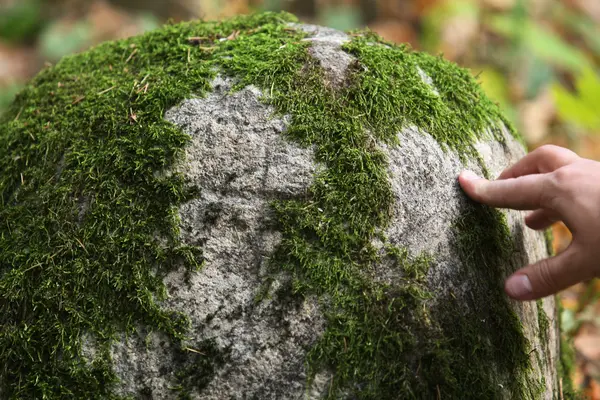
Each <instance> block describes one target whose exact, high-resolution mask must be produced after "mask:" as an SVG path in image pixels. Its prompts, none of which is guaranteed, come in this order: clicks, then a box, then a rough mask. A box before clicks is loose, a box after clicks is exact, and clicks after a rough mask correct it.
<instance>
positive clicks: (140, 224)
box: [0, 14, 540, 399]
mask: <svg viewBox="0 0 600 400" xmlns="http://www.w3.org/2000/svg"><path fill="white" fill-rule="evenodd" d="M291 20H293V19H292V18H291V17H290V16H289V15H287V14H263V15H258V16H253V17H243V18H237V19H233V20H230V21H227V22H224V23H220V24H217V23H191V24H180V25H171V26H167V27H165V28H163V29H161V30H159V31H156V32H152V33H149V34H146V35H144V36H141V37H137V38H133V39H129V40H125V41H120V42H115V43H107V44H104V45H102V46H99V47H97V48H95V49H93V50H91V51H89V52H86V53H84V54H81V55H77V56H73V57H69V58H66V59H64V60H63V61H61V62H60V63H59V64H58V65H57V66H56V67H53V68H50V69H47V70H45V71H44V72H42V73H41V74H40V75H39V76H38V77H37V78H36V79H34V80H33V81H32V82H31V84H30V85H28V86H27V88H26V89H25V90H24V91H23V92H22V93H21V94H20V95H19V96H18V97H17V100H16V101H15V103H14V104H13V105H12V107H11V109H10V110H9V112H8V113H7V114H5V115H4V116H3V120H2V124H1V125H0V171H2V172H1V173H0V221H3V222H2V223H1V224H0V273H2V274H3V275H2V278H1V280H0V324H1V326H2V328H0V365H3V366H4V367H3V368H2V369H1V370H0V380H1V382H2V385H3V386H2V390H3V393H4V394H5V395H6V396H7V397H9V398H23V397H30V398H42V397H46V398H111V397H113V398H114V397H116V396H115V395H114V394H113V391H112V390H113V388H114V384H115V380H116V377H115V375H114V373H113V372H112V369H111V367H110V360H109V356H108V347H106V351H105V352H104V353H103V354H104V355H103V356H102V357H99V358H98V359H97V360H96V361H95V362H94V363H92V364H86V363H84V362H83V360H82V349H81V346H82V345H81V340H80V338H81V335H82V334H83V333H89V334H92V335H93V336H94V337H96V338H98V339H99V340H101V341H104V342H105V343H110V340H111V339H112V338H114V337H115V336H116V335H117V334H118V333H119V332H121V331H131V330H133V329H134V326H136V325H140V324H141V325H147V326H151V327H152V328H153V329H154V330H157V331H162V332H164V333H166V334H167V335H168V336H169V337H170V338H171V340H172V341H174V342H178V341H180V340H181V339H182V338H183V337H184V336H185V334H186V329H187V319H186V317H185V316H183V315H174V314H172V313H169V312H167V311H165V310H163V309H161V308H160V307H159V305H158V304H159V303H158V302H159V301H160V300H161V299H162V298H164V295H165V289H164V286H163V283H162V279H161V278H162V276H163V275H164V274H165V273H166V272H168V271H169V270H171V269H173V268H177V267H179V266H180V265H181V264H183V265H185V266H187V268H188V269H189V270H190V271H191V270H195V269H197V268H199V267H200V266H201V264H202V255H201V249H197V248H192V247H187V246H182V244H181V243H180V242H179V239H178V233H179V232H178V228H177V226H178V221H177V218H176V214H177V213H176V209H177V206H178V205H179V204H181V202H183V201H185V200H186V199H188V198H190V197H193V196H194V192H192V191H190V190H188V189H187V187H186V185H185V182H184V180H183V178H182V177H181V176H180V175H177V174H175V175H172V176H164V174H157V173H156V172H159V171H162V170H165V169H169V168H172V166H173V165H174V163H175V162H176V161H177V160H179V159H181V157H182V155H183V150H184V148H185V146H186V144H187V143H188V140H189V138H188V137H187V136H186V135H184V134H183V133H182V132H181V131H180V130H178V129H177V128H176V127H174V126H173V125H171V124H169V123H167V122H165V121H164V120H163V119H162V115H163V113H164V111H165V110H167V109H168V108H169V107H171V106H173V105H175V104H177V103H178V102H179V101H181V100H182V99H184V98H186V97H189V96H191V95H198V96H201V95H204V94H205V93H206V92H207V91H208V90H209V82H210V80H211V79H212V78H213V77H214V75H215V72H214V67H219V68H220V69H221V70H223V71H225V72H226V73H228V74H230V75H233V76H235V77H236V78H238V80H239V84H238V87H243V86H245V85H248V84H254V85H256V86H258V87H260V88H261V89H263V90H264V92H265V93H267V94H268V96H267V98H266V99H265V101H268V102H270V103H271V104H273V105H274V106H275V108H276V110H277V112H279V113H286V114H290V115H292V117H293V118H292V122H291V125H290V127H289V129H288V130H287V131H286V135H287V136H288V138H289V139H290V140H294V141H297V142H298V143H300V144H302V145H306V146H308V145H311V146H314V147H315V148H316V158H317V161H319V162H320V163H322V164H323V165H324V166H325V167H326V168H325V169H324V170H323V171H321V172H320V173H319V175H318V176H317V177H316V178H315V182H314V184H313V185H312V187H311V188H310V190H309V194H308V196H307V197H306V198H301V199H289V200H280V201H276V202H275V203H274V204H273V210H274V211H275V213H276V215H277V218H278V222H279V225H280V229H281V231H282V233H283V240H282V244H281V246H280V247H279V249H278V250H277V252H276V254H275V256H274V257H273V263H272V268H274V269H277V270H280V269H284V270H286V271H288V272H289V273H290V274H291V275H292V276H293V289H294V293H296V294H298V295H308V294H316V295H318V296H320V298H321V299H323V309H324V311H325V313H326V316H327V319H328V324H327V330H326V332H325V334H324V335H323V337H322V338H321V339H320V340H319V342H318V343H316V344H315V346H314V347H313V348H312V349H311V351H310V353H309V355H308V360H307V362H308V366H309V370H310V371H311V373H313V374H314V373H316V372H318V371H320V370H323V369H327V370H332V371H334V373H335V374H334V377H333V379H332V380H331V383H330V388H329V396H328V397H329V398H331V399H333V398H340V397H344V396H348V397H356V398H361V399H390V398H425V399H430V398H436V396H438V397H439V396H441V397H442V398H455V399H459V398H460V399H468V398H472V399H496V398H502V397H503V396H505V395H506V393H509V394H510V395H511V396H513V397H514V398H523V399H527V398H536V396H537V395H538V394H539V391H540V388H539V385H538V384H537V383H531V382H527V378H526V373H527V371H528V368H530V366H529V362H528V358H527V351H528V348H527V343H526V341H525V339H524V336H523V333H522V330H521V325H520V323H519V321H518V319H517V317H516V316H515V314H514V313H513V312H512V310H511V308H510V307H509V305H508V304H507V302H506V299H505V297H504V295H503V293H502V289H501V279H502V276H501V269H500V266H501V265H502V264H503V263H504V262H506V260H507V259H508V258H509V256H510V254H509V253H510V250H509V249H510V245H511V243H510V237H509V233H508V230H507V228H506V223H505V221H504V220H503V219H502V217H501V214H499V213H497V212H494V211H492V210H490V209H487V208H483V207H480V206H475V205H469V207H468V209H466V210H465V211H464V213H463V215H461V216H460V218H459V219H458V220H457V222H456V224H455V226H456V230H457V237H458V238H459V239H458V240H457V243H456V244H455V245H456V247H457V250H458V251H459V252H460V254H461V257H462V260H463V264H464V265H463V267H464V273H465V276H468V277H469V279H473V280H474V281H477V282H480V283H481V285H480V286H479V287H478V289H477V293H474V294H473V304H470V305H469V306H470V307H469V308H468V309H469V310H473V311H471V312H469V313H465V314H464V315H462V314H460V312H459V311H458V310H462V309H465V307H464V306H463V305H462V304H451V303H449V304H445V305H437V306H436V307H433V305H435V303H434V302H433V299H432V293H430V292H429V289H428V287H427V281H426V274H427V270H428V268H429V265H430V264H431V262H432V260H431V258H430V257H428V256H426V255H416V256H414V255H410V254H408V253H407V252H406V250H403V249H401V248H397V247H393V246H391V245H389V244H387V243H386V246H385V247H384V249H385V250H384V251H383V252H381V251H378V250H377V249H375V248H374V246H373V244H372V243H373V239H374V238H375V237H377V236H381V235H380V232H381V231H383V229H385V228H386V226H387V224H388V223H389V220H390V210H391V206H392V201H393V197H392V193H391V188H390V182H389V176H388V174H387V161H386V158H385V155H384V154H383V153H382V152H381V151H380V150H379V149H378V148H377V147H376V146H374V145H373V140H372V138H373V137H375V138H377V139H378V140H380V141H383V142H386V143H389V144H397V136H396V133H397V132H398V131H399V130H401V129H402V128H404V127H407V126H416V127H418V128H420V129H422V130H426V131H427V132H429V133H430V134H431V135H432V136H433V137H434V138H435V139H436V140H437V141H438V142H440V143H441V144H443V145H444V146H445V147H447V148H451V149H454V150H456V151H457V152H458V153H459V154H461V155H462V156H464V157H465V158H467V157H475V158H477V159H479V157H478V155H477V152H476V151H475V149H474V147H473V144H474V143H475V141H476V140H479V139H485V138H489V139H495V140H499V141H502V140H503V136H502V135H501V134H500V130H499V129H500V123H501V122H503V121H504V118H503V117H502V115H501V114H500V112H499V110H498V108H497V107H496V106H495V105H494V104H493V103H492V102H490V101H489V100H488V99H487V98H486V97H485V96H484V94H483V92H482V90H481V89H480V88H479V86H478V85H477V84H476V82H475V80H474V79H473V78H472V77H471V76H470V75H469V74H468V73H467V72H466V71H465V70H463V69H461V68H459V67H457V66H456V65H454V64H452V63H449V62H447V61H444V60H442V59H441V58H437V57H432V56H428V55H424V54H419V53H414V52H412V51H411V50H410V49H408V48H406V47H403V46H392V45H379V44H377V43H378V42H380V39H379V38H377V37H376V36H374V35H373V34H371V33H368V32H367V33H357V34H355V35H354V39H353V40H352V41H351V42H350V43H348V44H347V45H345V47H344V48H345V50H346V51H348V52H349V53H351V54H353V55H354V56H355V57H356V58H357V61H356V62H355V63H354V64H353V65H352V66H351V68H350V71H349V74H348V77H347V85H346V86H344V87H343V88H339V89H335V88H332V87H331V86H329V85H326V84H325V83H324V82H325V79H324V75H323V71H322V70H321V68H320V66H319V65H318V63H316V62H315V61H314V60H313V59H312V58H311V57H310V56H309V54H308V52H307V46H308V45H309V42H306V41H302V40H301V39H302V37H303V34H302V33H300V32H297V31H296V30H295V29H292V28H290V27H289V26H288V25H287V24H286V23H287V22H288V21H291ZM232 33H236V34H235V35H232ZM230 35H231V36H230ZM189 37H197V38H198V39H196V40H195V42H200V45H198V43H193V44H192V43H190V42H189V41H188V38H189ZM227 37H229V38H230V40H224V41H221V40H219V39H221V38H227ZM417 65H418V66H419V67H420V68H421V69H422V70H423V71H424V72H425V73H427V74H428V75H429V76H430V77H431V78H432V80H433V83H434V85H435V87H436V88H437V90H438V92H439V93H438V94H435V93H434V92H433V90H432V88H431V87H429V86H428V85H427V84H425V83H424V82H423V80H422V79H421V77H420V76H419V71H418V68H417ZM200 190H201V188H200ZM157 237H160V238H162V239H164V238H166V239H167V240H166V244H165V243H164V241H160V242H159V241H158V240H157V239H156V238H157ZM384 239H385V238H384ZM384 241H385V240H384ZM386 260H387V261H389V260H391V262H392V263H393V264H394V265H395V267H394V268H396V269H397V270H398V271H400V272H401V273H400V276H402V278H401V279H399V280H398V282H394V283H393V284H390V285H385V284H381V283H376V282H374V281H373V279H372V276H371V273H372V270H373V267H374V265H375V264H376V263H380V262H383V261H386ZM465 279H466V278H465ZM480 321H483V322H480ZM188 353H189V352H188ZM192 353H193V352H192ZM208 353H210V354H209V355H207V356H206V357H205V358H204V357H199V356H198V353H193V354H194V355H193V357H194V359H191V358H190V359H187V361H186V362H185V363H184V364H183V365H185V366H186V367H185V368H184V370H182V371H183V372H182V373H181V374H180V377H179V378H180V380H181V384H182V386H181V389H182V390H183V393H184V394H185V393H186V391H189V390H193V389H199V388H200V387H196V388H194V387H193V382H204V383H206V382H208V381H209V380H210V378H211V376H212V374H213V372H214V363H215V362H220V361H219V360H222V357H223V356H222V355H221V354H218V352H217V353H215V354H212V353H211V352H208ZM208 353H207V354H208ZM186 356H187V357H191V355H190V354H187V355H186ZM490 360H493V362H494V366H495V368H496V370H497V371H495V372H498V374H497V375H495V372H494V370H493V369H491V368H490V365H489V363H490ZM8 366H10V367H8ZM492 372H494V373H492ZM190 376H193V377H194V378H193V379H191V378H189V377H190ZM499 377H502V378H503V379H502V381H503V382H512V383H511V384H510V387H508V388H502V387H500V386H499V385H498V383H499V382H500V380H499V379H500V378H499ZM204 383H203V384H204Z"/></svg>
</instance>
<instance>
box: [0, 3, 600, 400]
mask: <svg viewBox="0 0 600 400" xmlns="http://www.w3.org/2000/svg"><path fill="white" fill-rule="evenodd" d="M263 10H287V11H291V12H293V13H294V14H296V15H297V16H298V17H299V18H300V19H301V20H303V21H306V22H311V23H318V24H322V25H327V26H331V27H334V28H339V29H343V30H349V29H355V28H362V27H366V26H368V27H369V28H370V29H372V30H373V31H375V32H377V33H379V34H380V35H382V36H383V37H384V38H386V39H388V40H390V41H393V42H397V43H409V44H410V45H411V46H412V47H413V48H415V49H418V50H424V51H428V52H430V53H435V54H437V53H443V54H444V56H445V57H446V58H448V59H450V60H453V61H455V62H457V63H459V64H460V65H462V66H465V67H467V68H470V69H471V71H472V72H473V74H474V75H476V76H477V77H478V79H479V81H480V82H481V84H482V85H483V86H484V89H485V90H486V92H487V93H488V95H489V96H490V97H491V98H492V99H494V100H495V101H496V102H497V103H498V104H499V105H500V107H501V108H502V109H503V110H504V112H505V114H506V115H507V116H508V117H509V118H510V119H511V120H512V121H513V122H514V124H515V125H516V126H517V128H518V129H519V131H520V132H521V133H522V134H523V136H524V137H525V140H526V142H527V143H528V145H529V146H530V147H531V148H534V147H537V146H540V145H542V144H545V143H554V144H558V145H562V146H566V147H569V148H571V149H574V150H575V151H577V152H578V153H579V154H580V155H582V156H585V157H589V158H593V159H597V160H600V75H599V66H600V30H599V26H600V0H456V1H454V0H220V1H219V0H164V1H160V0H111V1H109V0H0V113H1V112H2V109H3V108H4V107H6V106H7V104H9V103H10V102H11V101H12V98H13V97H14V95H15V93H16V92H18V90H19V89H20V88H21V87H22V85H24V83H25V82H26V81H27V80H28V79H29V78H30V77H31V76H32V75H34V74H35V73H36V72H37V71H39V70H40V69H41V68H44V66H45V65H50V64H53V63H55V62H57V61H58V60H59V59H60V58H61V57H62V56H64V55H66V54H70V53H73V52H78V51H82V50H85V49H86V48H88V47H90V46H92V45H94V44H96V43H99V42H102V41H105V40H111V39H117V38H123V37H127V36H131V35H135V34H139V33H141V32H144V31H146V30H150V29H154V28H156V27H158V26H160V25H161V24H162V23H163V22H165V21H167V20H168V19H172V20H175V21H180V20H189V19H193V18H200V19H206V20H210V19H217V18H223V17H228V16H232V15H237V14H245V13H251V12H256V11H263ZM555 237H556V239H555V247H556V250H557V251H560V250H561V249H564V248H565V247H566V246H567V245H568V243H569V241H570V234H569V232H568V230H567V229H566V228H565V227H564V226H561V225H557V226H556V227H555ZM599 299H600V284H599V283H598V282H597V281H592V282H588V283H586V284H582V285H578V286H577V287H575V288H572V289H570V290H568V291H566V292H565V293H563V294H562V303H563V306H564V307H565V311H564V313H563V322H564V326H565V327H566V329H567V330H568V332H569V334H570V335H571V336H572V337H573V338H574V342H575V349H576V351H577V357H578V369H577V376H576V382H577V384H578V385H579V386H580V387H581V388H582V389H583V390H585V391H586V393H587V394H588V396H589V397H590V398H592V399H598V400H600V385H599V384H598V383H597V382H598V381H600V317H599V316H600V300H599Z"/></svg>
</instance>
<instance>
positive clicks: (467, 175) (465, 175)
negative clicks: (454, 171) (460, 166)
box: [460, 170, 481, 181]
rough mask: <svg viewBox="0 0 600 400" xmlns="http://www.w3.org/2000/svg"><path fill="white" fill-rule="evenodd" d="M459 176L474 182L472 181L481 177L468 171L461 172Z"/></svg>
mask: <svg viewBox="0 0 600 400" xmlns="http://www.w3.org/2000/svg"><path fill="white" fill-rule="evenodd" d="M460 175H461V176H462V177H463V178H464V179H466V180H469V181H474V180H477V179H481V177H480V176H478V175H477V174H476V173H475V172H473V171H469V170H466V171H463V172H462V173H461V174H460Z"/></svg>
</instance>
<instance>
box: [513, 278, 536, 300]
mask: <svg viewBox="0 0 600 400" xmlns="http://www.w3.org/2000/svg"><path fill="white" fill-rule="evenodd" d="M506 292H507V293H508V295H509V296H510V297H513V298H515V299H520V298H523V297H526V296H529V295H530V294H531V293H532V292H533V290H532V288H531V282H530V281H529V278H528V277H527V275H525V274H516V275H513V276H511V277H510V278H508V280H507V281H506Z"/></svg>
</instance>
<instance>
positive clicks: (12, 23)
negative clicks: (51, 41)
mask: <svg viewBox="0 0 600 400" xmlns="http://www.w3.org/2000/svg"><path fill="white" fill-rule="evenodd" d="M40 6H41V4H40V1H39V0H26V1H16V2H14V3H12V4H7V5H2V3H0V38H3V39H5V40H8V41H11V42H17V43H18V42H24V41H28V40H30V39H32V38H34V37H35V35H36V34H37V33H38V32H39V31H40V30H41V29H42V27H43V25H44V20H43V18H42V13H41V7H40Z"/></svg>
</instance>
